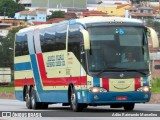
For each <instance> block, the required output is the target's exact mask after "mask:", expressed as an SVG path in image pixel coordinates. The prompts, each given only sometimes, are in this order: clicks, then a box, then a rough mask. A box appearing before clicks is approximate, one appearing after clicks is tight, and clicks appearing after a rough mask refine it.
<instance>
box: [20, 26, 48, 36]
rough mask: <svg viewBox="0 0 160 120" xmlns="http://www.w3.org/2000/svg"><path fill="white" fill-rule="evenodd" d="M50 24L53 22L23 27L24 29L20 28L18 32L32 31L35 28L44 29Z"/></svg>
mask: <svg viewBox="0 0 160 120" xmlns="http://www.w3.org/2000/svg"><path fill="white" fill-rule="evenodd" d="M50 26H51V24H42V25H36V26H29V27H27V28H23V29H21V30H19V31H18V33H17V34H21V33H25V32H30V31H33V30H35V29H43V28H46V27H50Z"/></svg>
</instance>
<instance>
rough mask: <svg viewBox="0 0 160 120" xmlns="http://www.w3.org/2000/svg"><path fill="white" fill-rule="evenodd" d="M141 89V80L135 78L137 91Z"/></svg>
mask: <svg viewBox="0 0 160 120" xmlns="http://www.w3.org/2000/svg"><path fill="white" fill-rule="evenodd" d="M139 87H141V82H140V78H135V90H137V89H138V88H139Z"/></svg>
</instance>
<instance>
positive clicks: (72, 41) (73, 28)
mask: <svg viewBox="0 0 160 120" xmlns="http://www.w3.org/2000/svg"><path fill="white" fill-rule="evenodd" d="M80 29H81V26H80V25H76V24H75V25H70V27H69V40H68V42H69V44H68V52H73V53H74V55H75V56H76V57H77V59H79V60H80V43H82V42H83V41H82V40H83V35H82V33H81V32H80Z"/></svg>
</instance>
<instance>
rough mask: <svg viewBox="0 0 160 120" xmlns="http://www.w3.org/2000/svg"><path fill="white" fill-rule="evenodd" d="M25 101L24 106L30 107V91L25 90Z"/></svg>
mask: <svg viewBox="0 0 160 120" xmlns="http://www.w3.org/2000/svg"><path fill="white" fill-rule="evenodd" d="M25 101H26V107H27V108H28V109H32V105H31V97H30V93H29V90H28V89H27V90H26V95H25Z"/></svg>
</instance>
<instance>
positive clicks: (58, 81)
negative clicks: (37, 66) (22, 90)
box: [14, 76, 87, 87]
mask: <svg viewBox="0 0 160 120" xmlns="http://www.w3.org/2000/svg"><path fill="white" fill-rule="evenodd" d="M86 81H87V77H86V76H83V77H66V78H48V79H47V80H45V82H44V84H43V85H44V86H67V85H69V84H70V83H73V84H74V85H86ZM14 85H15V86H16V87H18V86H24V85H35V83H34V80H33V78H26V79H16V80H15V81H14Z"/></svg>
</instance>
